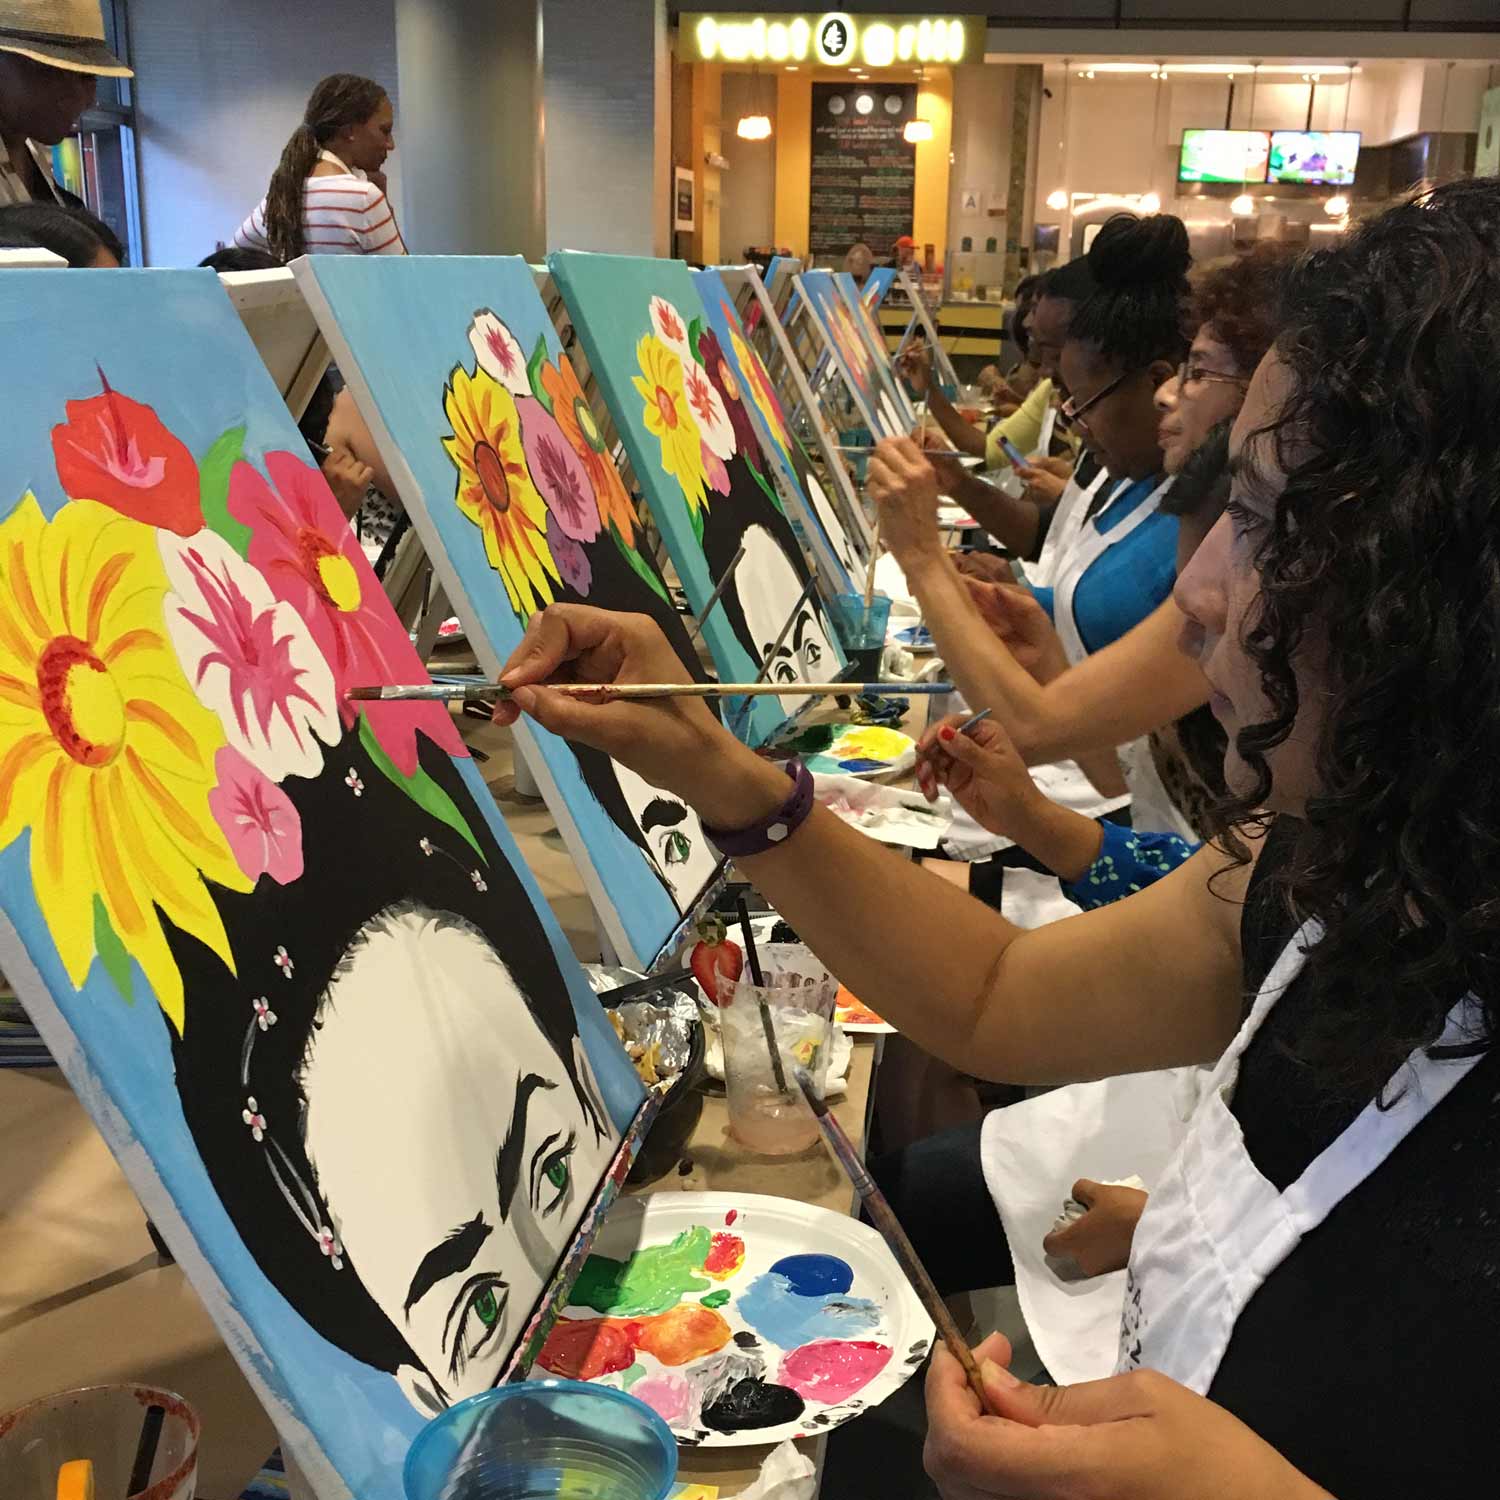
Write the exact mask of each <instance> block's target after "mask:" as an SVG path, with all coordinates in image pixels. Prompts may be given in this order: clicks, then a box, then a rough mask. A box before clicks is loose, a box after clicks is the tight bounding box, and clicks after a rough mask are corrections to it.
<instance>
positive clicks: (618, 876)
mask: <svg viewBox="0 0 1500 1500" xmlns="http://www.w3.org/2000/svg"><path fill="white" fill-rule="evenodd" d="M296 270H297V276H298V279H299V282H300V284H301V286H302V287H303V289H304V290H305V292H306V294H307V298H308V301H309V303H310V304H311V305H312V307H313V309H314V311H315V312H316V313H317V315H318V317H319V319H320V320H321V322H322V325H323V327H324V329H325V331H326V335H327V337H328V339H329V341H330V343H331V344H332V345H333V346H334V348H335V350H336V355H337V360H338V365H339V368H340V370H341V371H342V372H343V374H344V376H345V378H346V379H347V380H348V382H349V385H350V388H351V389H352V390H353V392H354V395H355V398H356V400H357V401H358V403H359V405H360V409H361V411H362V412H363V414H364V416H365V420H366V421H367V423H368V424H369V426H370V430H371V432H372V433H373V434H374V437H375V441H376V443H377V444H378V445H379V447H380V450H381V454H382V456H383V457H384V458H385V460H386V465H387V467H388V468H389V469H390V472H391V474H392V476H393V477H394V478H395V480H396V485H397V488H398V489H399V490H400V491H401V494H402V498H403V501H404V503H405V505H406V508H407V513H408V514H409V515H410V516H411V518H412V522H413V524H414V525H415V526H416V528H417V530H418V533H419V534H420V536H421V538H422V541H423V544H424V545H425V547H426V549H427V555H428V556H429V557H430V558H431V559H432V562H433V566H434V567H435V568H436V570H437V574H438V577H439V579H440V580H441V581H442V584H443V587H444V588H445V590H446V591H447V594H448V597H449V599H450V600H452V601H453V607H454V609H455V610H456V611H457V613H458V615H459V618H460V619H461V620H462V621H463V622H464V626H465V628H466V629H467V631H468V635H469V640H470V642H471V644H472V645H473V647H474V650H475V654H476V655H477V656H478V658H479V666H480V669H481V670H482V671H483V672H485V673H486V674H488V675H490V676H492V677H493V676H496V675H498V674H499V671H500V668H501V666H502V665H503V664H504V662H505V661H506V660H507V658H508V657H509V656H510V654H511V652H512V651H513V650H514V649H515V647H516V646H517V644H519V642H520V640H521V636H522V633H523V632H524V630H525V628H526V622H527V621H528V620H529V619H530V617H531V615H532V614H533V613H534V612H535V611H536V610H539V609H542V608H544V607H545V606H546V605H548V604H551V603H554V602H560V603H571V604H580V603H581V604H592V605H599V606H602V607H603V608H606V609H619V610H628V611H631V612H634V613H637V614H648V615H651V616H652V617H653V618H654V619H655V620H656V621H657V623H658V624H659V625H660V626H661V627H662V629H663V630H664V631H665V632H666V634H667V637H668V639H669V640H671V642H672V644H673V645H674V646H675V647H676V649H677V654H678V656H679V657H680V658H681V660H682V663H683V666H684V668H685V669H686V670H687V671H689V672H690V673H692V674H693V675H694V676H696V677H699V678H701V677H703V676H704V673H703V671H702V669H701V667H700V666H699V665H698V658H697V653H696V652H695V651H694V650H693V648H692V645H691V644H690V642H689V640H688V633H687V630H686V629H685V628H684V626H683V623H682V617H681V616H680V615H679V614H678V613H677V611H676V610H675V609H673V607H672V605H671V602H670V600H669V599H668V595H667V586H666V584H665V583H664V582H663V581H662V577H661V574H660V572H659V571H658V569H657V566H656V563H655V560H654V559H653V558H652V557H651V554H650V552H649V550H648V549H647V547H646V546H645V544H644V539H643V536H642V533H641V527H640V520H639V517H638V516H637V514H636V507H635V504H634V502H633V501H632V499H631V497H630V495H629V493H628V492H627V491H626V489H625V486H624V484H623V483H622V482H621V479H620V476H619V474H618V472H617V471H616V469H615V466H614V461H613V460H612V459H611V457H610V455H609V453H608V452H606V451H605V444H604V440H603V438H602V436H601V435H600V431H599V427H598V424H597V423H596V422H595V419H594V414H593V411H592V409H591V407H590V405H589V402H588V400H587V398H586V397H585V394H584V391H583V388H582V386H581V385H580V384H579V380H578V377H577V375H576V374H575V373H574V370H573V366H572V364H571V363H570V361H569V360H568V358H567V356H566V355H565V354H563V352H562V349H561V346H560V344H559V343H558V339H557V334H556V332H555V331H554V329H553V326H552V322H551V319H550V318H549V317H548V316H547V311H546V308H545V306H544V305H543V302H542V299H541V297H540V296H539V295H538V292H537V289H536V282H535V279H534V276H533V272H532V270H531V268H530V267H529V266H527V265H526V263H525V262H524V261H523V260H521V259H520V258H519V257H515V256H507V257H494V258H490V257H481V256H473V257H447V256H353V255H348V256H332V255H324V256H317V257H312V258H308V259H304V260H302V261H299V262H298V263H297V267H296ZM517 735H518V738H519V741H520V743H521V746H522V749H523V753H524V754H525V756H526V758H527V762H528V764H529V765H530V766H531V767H532V769H533V772H534V774H535V775H536V778H537V781H538V783H539V785H540V786H541V789H542V792H543V795H544V796H545V797H546V799H547V802H548V805H549V807H551V809H552V812H553V816H554V817H555V818H556V819H557V821H558V826H559V828H560V829H561V831H562V833H563V836H564V839H565V840H566V842H567V845H568V849H569V852H570V853H571V854H572V856H573V861H574V863H575V864H576V865H577V866H578V868H579V870H580V871H581V872H582V873H583V875H584V877H585V881H586V883H587V885H588V888H589V893H590V896H591V897H592V899H593V902H594V907H595V910H596V911H597V912H598V913H599V914H600V917H601V919H602V921H603V923H604V925H605V928H606V931H607V932H608V933H609V936H610V938H611V939H612V942H613V946H614V948H615V950H616V952H618V953H619V954H620V955H621V958H622V960H623V961H624V962H626V963H628V964H632V965H634V966H636V967H649V965H650V964H651V963H653V962H654V961H655V959H656V958H657V956H658V955H659V954H660V953H661V951H662V949H663V948H665V947H666V946H667V945H668V943H669V942H670V940H671V939H672V937H673V935H674V933H675V932H676V931H677V929H678V927H679V926H680V925H681V923H682V921H683V918H684V915H685V914H686V913H690V912H691V911H692V910H693V908H694V907H695V906H696V905H697V904H698V902H699V900H700V899H701V898H702V897H703V895H704V894H705V892H706V890H707V889H708V887H709V886H710V885H711V884H712V883H713V881H714V879H715V877H716V876H717V874H718V872H719V869H720V860H719V858H718V856H717V854H716V853H715V852H714V849H713V846H712V845H710V844H709V843H708V841H707V840H706V839H705V838H704V836H703V831H702V829H701V828H700V827H699V825H698V819H697V816H696V815H695V814H694V813H693V812H692V811H691V809H689V808H688V807H687V806H686V805H685V804H684V803H683V802H682V800H681V799H680V798H677V797H673V796H670V795H668V794H666V793H664V792H661V791H659V790H658V789H657V788H655V787H653V786H650V785H649V784H648V783H647V782H645V781H643V780H642V779H641V778H640V777H639V776H636V775H635V774H634V773H633V772H631V771H629V770H628V769H627V768H626V767H624V766H621V765H619V764H617V763H616V762H614V761H612V760H610V759H609V757H608V756H606V755H603V754H601V753H599V752H598V751H595V750H590V749H588V748H587V747H585V746H581V745H580V746H576V747H575V746H570V745H569V744H568V743H567V742H566V741H564V740H561V739H559V738H558V737H557V736H555V735H552V734H549V733H547V731H546V730H543V729H540V728H538V727H536V726H535V725H532V724H530V723H529V722H527V721H524V720H523V721H522V723H521V724H519V725H518V726H517Z"/></svg>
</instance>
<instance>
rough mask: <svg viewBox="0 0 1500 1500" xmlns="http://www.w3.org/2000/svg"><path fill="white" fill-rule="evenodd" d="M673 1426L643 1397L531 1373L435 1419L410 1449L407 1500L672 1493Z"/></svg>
mask: <svg viewBox="0 0 1500 1500" xmlns="http://www.w3.org/2000/svg"><path fill="white" fill-rule="evenodd" d="M676 1479H677V1443H676V1440H675V1439H674V1438H673V1436H672V1429H671V1428H670V1427H668V1426H667V1424H666V1423H665V1422H663V1421H662V1419H661V1418H660V1417H659V1416H657V1414H656V1413H655V1412H654V1411H652V1410H651V1408H650V1407H649V1406H647V1405H646V1404H645V1403H644V1402H642V1401H637V1400H636V1399H635V1397H633V1396H627V1395H626V1394H625V1393H624V1392H623V1391H615V1390H610V1389H609V1387H607V1386H600V1385H585V1384H584V1383H583V1382H581V1381H577V1380H528V1381H524V1382H522V1383H521V1384H519V1385H506V1386H501V1387H500V1388H499V1389H498V1390H493V1391H485V1392H484V1393H483V1394H481V1395H478V1396H470V1397H469V1399H468V1400H467V1401H460V1402H459V1403H458V1404H457V1405H456V1406H452V1407H449V1409H448V1410H447V1411H445V1412H444V1413H443V1414H442V1415H441V1416H440V1417H434V1418H433V1420H432V1421H430V1422H429V1423H428V1424H427V1425H426V1426H425V1427H424V1428H423V1429H422V1430H421V1432H419V1433H418V1434H417V1440H416V1442H414V1443H413V1444H412V1445H411V1450H410V1452H408V1454H407V1455H406V1473H405V1482H406V1500H554V1497H557V1496H564V1495H565V1496H567V1497H568V1500H666V1497H667V1495H668V1494H669V1493H670V1492H671V1490H672V1486H673V1484H674V1483H675V1482H676Z"/></svg>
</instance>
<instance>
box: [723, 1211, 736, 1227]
mask: <svg viewBox="0 0 1500 1500" xmlns="http://www.w3.org/2000/svg"><path fill="white" fill-rule="evenodd" d="M739 1216H740V1211H739V1209H737V1208H731V1209H730V1210H729V1212H728V1213H727V1214H725V1215H724V1225H725V1227H726V1228H728V1227H730V1226H731V1225H733V1223H734V1221H735V1220H736V1219H737V1218H739Z"/></svg>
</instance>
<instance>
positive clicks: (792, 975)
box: [719, 943, 839, 1156]
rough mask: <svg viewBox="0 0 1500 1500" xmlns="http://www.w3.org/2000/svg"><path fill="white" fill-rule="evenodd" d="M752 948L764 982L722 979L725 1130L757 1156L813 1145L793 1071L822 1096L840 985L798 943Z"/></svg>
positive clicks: (814, 1128)
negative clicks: (775, 1061)
mask: <svg viewBox="0 0 1500 1500" xmlns="http://www.w3.org/2000/svg"><path fill="white" fill-rule="evenodd" d="M757 951H758V954H759V957H760V963H761V977H762V978H763V979H764V980H765V983H764V984H763V985H758V984H755V983H753V982H752V980H751V978H750V971H749V969H748V968H747V969H746V970H745V971H744V973H742V974H741V975H740V977H739V978H738V979H737V980H736V979H730V978H729V977H728V976H727V975H724V974H721V975H719V1008H720V1009H719V1018H720V1022H719V1024H720V1029H721V1031H722V1034H723V1038H724V1092H725V1094H726V1095H727V1097H728V1103H729V1129H730V1132H731V1134H733V1136H734V1138H735V1139H736V1140H737V1141H739V1143H740V1144H741V1145H742V1146H746V1147H748V1148H749V1149H750V1150H751V1151H755V1152H758V1153H759V1154H760V1155H762V1156H790V1155H792V1154H793V1153H795V1152H799V1151H806V1150H807V1149H808V1148H809V1147H810V1146H814V1145H816V1144H817V1141H818V1122H817V1120H816V1119H815V1118H814V1116H813V1112H812V1111H811V1110H810V1109H809V1108H808V1107H807V1100H806V1099H804V1098H803V1097H802V1091H801V1089H800V1088H798V1086H797V1073H796V1070H797V1069H798V1068H802V1069H805V1070H806V1072H807V1073H808V1074H809V1075H810V1076H811V1078H812V1081H813V1087H814V1088H815V1089H816V1090H817V1092H818V1093H819V1094H820V1095H821V1094H822V1092H823V1086H824V1084H825V1083H826V1082H827V1079H828V1057H829V1053H830V1052H831V1050H832V1041H833V1008H834V1002H835V1000H836V999H837V997H838V992H839V983H838V980H836V979H835V978H834V977H833V976H832V975H831V974H830V973H829V972H828V970H827V969H825V968H824V967H823V965H822V964H821V963H820V962H819V961H818V960H817V959H816V958H815V957H813V954H812V952H811V951H810V950H809V949H807V948H805V947H803V946H802V945H801V944H800V943H767V944H764V945H762V946H760V947H759V949H758V950H757ZM768 1033H769V1034H768ZM772 1037H774V1038H775V1052H776V1056H777V1057H778V1058H779V1059H780V1062H781V1068H780V1073H779V1075H778V1072H777V1069H776V1067H775V1065H774V1064H773V1062H772V1060H771V1056H772V1040H771V1039H772Z"/></svg>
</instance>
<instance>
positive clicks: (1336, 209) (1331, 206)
mask: <svg viewBox="0 0 1500 1500" xmlns="http://www.w3.org/2000/svg"><path fill="white" fill-rule="evenodd" d="M1323 212H1324V213H1325V214H1327V215H1328V217H1329V218H1330V219H1346V218H1348V217H1349V200H1348V199H1347V198H1346V197H1345V196H1344V195H1343V194H1342V193H1335V194H1334V195H1333V197H1331V198H1330V199H1328V201H1327V202H1326V203H1324V205H1323Z"/></svg>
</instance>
